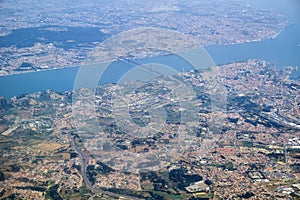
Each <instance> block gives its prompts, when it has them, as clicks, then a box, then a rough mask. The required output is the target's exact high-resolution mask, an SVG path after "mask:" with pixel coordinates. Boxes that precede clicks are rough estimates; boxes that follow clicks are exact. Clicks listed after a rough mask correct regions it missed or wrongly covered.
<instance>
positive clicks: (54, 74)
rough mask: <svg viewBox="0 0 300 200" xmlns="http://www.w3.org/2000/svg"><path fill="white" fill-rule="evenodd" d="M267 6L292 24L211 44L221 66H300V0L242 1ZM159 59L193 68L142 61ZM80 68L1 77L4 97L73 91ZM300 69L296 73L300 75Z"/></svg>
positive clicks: (114, 76) (115, 68)
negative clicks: (256, 37)
mask: <svg viewBox="0 0 300 200" xmlns="http://www.w3.org/2000/svg"><path fill="white" fill-rule="evenodd" d="M238 1H241V2H245V3H247V4H250V5H254V6H258V7H261V8H265V9H273V10H275V11H278V12H281V13H283V14H284V15H285V16H286V17H287V18H288V20H289V21H290V22H291V23H292V25H291V26H289V27H288V28H287V29H285V30H284V31H283V32H282V33H281V34H280V35H279V36H278V37H277V38H275V39H266V40H263V41H261V42H250V43H244V44H236V45H226V46H210V47H207V48H206V50H207V51H208V53H209V54H210V55H211V57H212V59H213V60H214V62H215V63H216V64H218V65H221V64H226V63H230V62H234V61H244V60H247V59H264V60H268V61H270V62H273V63H274V64H275V65H277V66H290V65H297V66H300V12H299V11H300V1H299V0H276V2H275V1H274V0H264V1H261V0H252V1H249V0H238ZM148 62H157V63H161V64H165V65H168V66H172V67H173V68H175V69H176V70H177V71H181V70H182V68H183V67H184V68H185V70H188V69H191V68H192V67H191V66H190V65H189V63H187V62H185V61H184V60H182V59H179V58H177V57H176V56H167V57H156V58H148V59H145V60H141V61H139V63H141V64H142V63H148ZM132 67H134V66H133V65H129V64H126V63H124V62H117V63H114V64H112V66H111V68H110V69H109V70H108V71H107V72H106V74H105V76H103V77H102V79H101V80H100V82H99V83H100V84H105V83H109V82H117V80H118V79H119V78H120V76H121V75H122V74H124V73H126V71H128V70H130V69H131V68H132ZM78 69H79V67H72V68H60V69H56V70H48V71H41V72H32V73H24V74H17V75H10V76H1V77H0V96H5V97H13V96H18V95H22V94H28V93H33V92H37V91H43V90H47V89H51V90H55V91H66V90H72V89H73V85H74V80H75V77H76V74H77V71H78ZM299 74H300V73H299V68H298V71H297V72H295V73H294V74H293V75H292V76H293V77H296V78H297V77H298V78H299Z"/></svg>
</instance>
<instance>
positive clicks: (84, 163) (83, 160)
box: [69, 134, 141, 200]
mask: <svg viewBox="0 0 300 200" xmlns="http://www.w3.org/2000/svg"><path fill="white" fill-rule="evenodd" d="M69 137H70V139H71V140H72V142H71V146H72V148H73V149H74V150H75V151H76V153H77V154H78V155H79V156H80V158H81V174H82V177H83V181H84V183H85V185H86V187H87V188H88V189H90V190H91V191H92V192H94V193H96V194H97V193H101V194H106V195H109V196H112V197H116V198H122V199H134V200H141V199H140V198H137V197H133V196H128V195H121V194H116V193H113V192H109V191H105V190H102V189H100V188H95V187H93V186H92V184H91V183H90V181H89V179H88V178H87V175H86V168H87V161H88V159H87V158H86V156H85V155H84V153H83V151H82V150H81V149H80V148H79V147H77V146H76V143H75V139H74V136H72V135H71V134H69Z"/></svg>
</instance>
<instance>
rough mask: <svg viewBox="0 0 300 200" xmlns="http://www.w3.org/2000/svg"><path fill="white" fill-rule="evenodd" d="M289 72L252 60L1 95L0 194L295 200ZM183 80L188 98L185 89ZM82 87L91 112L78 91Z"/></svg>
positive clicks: (297, 125) (299, 184)
mask: <svg viewBox="0 0 300 200" xmlns="http://www.w3.org/2000/svg"><path fill="white" fill-rule="evenodd" d="M293 70H295V68H294V67H285V68H284V69H282V70H279V69H277V68H276V67H275V66H274V65H272V64H270V63H268V62H266V61H262V60H248V61H245V62H236V63H230V64H227V65H224V66H217V67H212V68H210V69H209V70H205V71H197V70H191V71H188V72H181V73H179V74H177V75H174V76H172V77H167V76H161V77H158V78H156V79H155V80H152V81H150V82H146V83H141V82H132V81H131V82H126V83H124V84H107V85H103V86H99V87H97V89H96V90H95V91H92V90H90V89H84V88H83V89H80V90H78V91H73V92H71V91H70V92H63V93H60V92H55V91H43V92H37V93H33V94H28V95H20V96H16V97H13V98H4V97H1V99H0V112H1V115H0V116H1V118H0V155H1V156H0V198H1V199H299V198H300V179H299V177H300V170H299V169H300V164H299V163H300V162H299V161H300V160H299V159H300V118H299V117H300V115H299V106H300V99H299V93H300V83H299V81H297V80H290V79H289V75H290V73H291V72H292V71H293ZM209 77H213V78H209ZM212 79H213V80H214V81H212ZM180 81H181V82H182V83H185V84H178V83H179V82H180ZM212 82H214V83H213V88H217V89H216V90H212V86H211V84H212ZM215 84H217V86H216V85H215ZM132 85H134V89H132V88H133V87H131V86H132ZM174 85H175V86H177V87H174ZM181 86H182V87H188V88H190V89H191V91H193V93H189V94H190V96H188V98H185V97H184V96H181V95H180V93H179V92H178V91H177V90H178V89H180V87H181ZM126 88H130V90H126ZM83 91H84V92H85V93H82V92H83ZM185 91H187V89H186V90H185ZM212 91H215V92H216V94H217V95H214V92H212ZM89 93H94V98H93V102H92V104H90V105H93V106H94V107H93V108H94V109H92V110H93V111H94V114H93V113H90V110H91V109H89V108H88V107H85V106H87V105H86V102H85V99H84V98H74V95H75V96H76V94H77V97H78V94H89ZM185 94H187V93H185ZM79 96H80V95H79ZM186 102H188V103H190V104H188V103H186ZM123 104H124V105H127V108H128V112H127V115H126V113H125V114H124V112H123V111H122V107H124V105H123ZM185 105H189V106H185ZM80 108H84V109H80ZM189 108H193V109H189ZM76 110H77V111H76ZM161 110H164V112H160V111H161ZM187 111H188V112H187ZM162 113H164V114H162ZM190 113H193V114H195V115H192V114H190ZM186 114H188V115H187V116H188V117H187V118H184V117H183V116H185V115H186ZM88 115H90V118H88V119H86V118H84V117H86V116H88ZM93 117H94V118H95V119H96V121H97V126H98V128H97V127H95V126H94V127H89V125H90V124H91V121H92V120H93ZM81 127H85V129H82V128H81ZM137 130H139V131H137ZM143 133H147V134H143ZM102 141H106V142H105V143H103V142H102ZM101 142H102V143H101ZM176 145H179V146H176ZM111 146H113V148H110V147H111ZM173 147H175V148H173ZM176 147H180V148H181V149H183V150H182V151H181V149H178V148H176ZM168 151H170V152H168ZM104 154H106V155H108V156H107V157H104V156H103V155H104ZM128 155H130V156H128ZM111 158H114V159H111ZM159 158H163V159H159ZM151 161H153V163H151ZM154 161H156V162H154Z"/></svg>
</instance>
